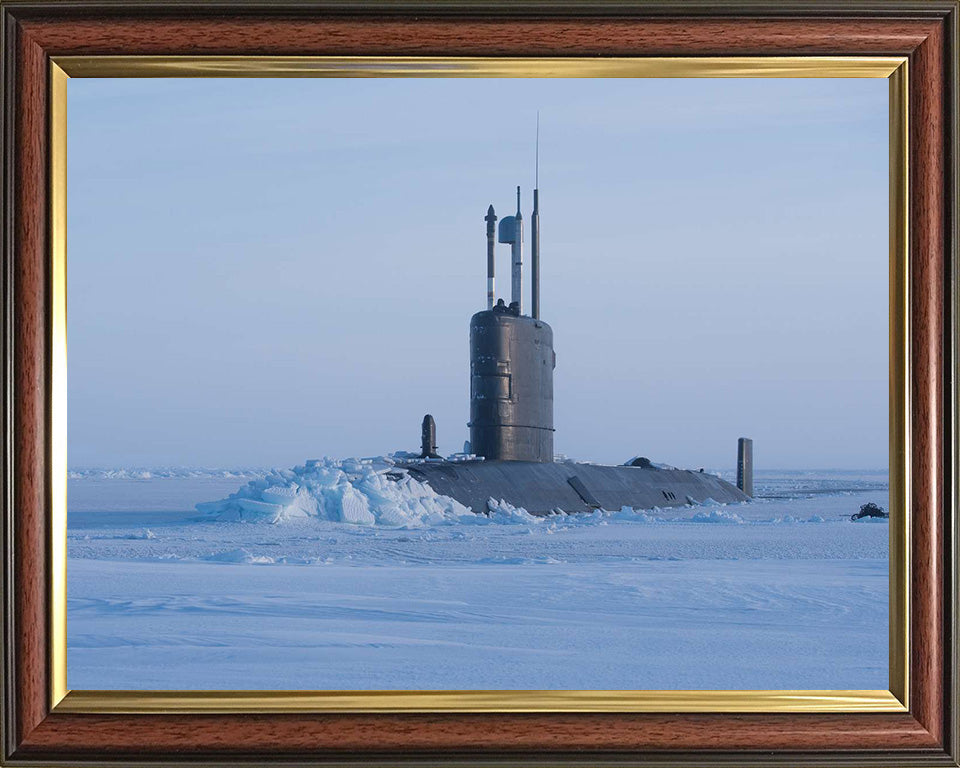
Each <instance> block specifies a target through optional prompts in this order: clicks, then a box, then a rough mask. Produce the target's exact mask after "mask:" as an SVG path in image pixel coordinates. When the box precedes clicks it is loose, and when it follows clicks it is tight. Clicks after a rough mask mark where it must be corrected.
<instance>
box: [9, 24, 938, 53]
mask: <svg viewBox="0 0 960 768" xmlns="http://www.w3.org/2000/svg"><path fill="white" fill-rule="evenodd" d="M937 23H938V22H934V21H931V20H929V19H908V20H895V19H891V20H864V21H858V22H856V29H855V30H853V29H852V28H851V23H850V22H849V21H840V20H837V19H814V20H803V21H800V20H779V21H777V20H770V19H705V20H698V21H696V22H692V21H691V20H689V19H655V20H649V19H647V20H638V19H630V18H624V19H609V18H604V19H589V18H582V19H544V20H539V21H532V20H511V21H510V23H509V24H506V23H505V22H504V21H503V20H497V19H484V20H481V21H477V20H476V19H456V18H454V19H449V18H443V19H429V18H427V19H408V18H404V19H395V18H390V17H385V18H381V19H375V20H369V19H356V18H337V17H319V18H315V19H311V20H309V21H305V20H304V19H302V18H297V19H282V18H280V19H255V18H245V19H193V20H183V19H164V18H161V19H152V20H150V21H149V22H145V21H143V20H139V19H122V18H121V19H110V18H99V19H81V20H76V21H74V20H69V21H68V20H63V19H53V20H50V19H48V20H41V19H36V20H26V21H24V22H23V28H24V31H25V33H26V34H27V35H29V36H30V38H31V39H33V40H34V41H36V43H37V44H38V45H41V46H42V47H43V48H44V49H45V50H47V51H48V52H49V53H50V54H52V55H58V54H59V55H67V54H73V55H90V54H123V53H132V52H138V53H142V54H155V55H160V54H167V55H174V54H195V53H207V54H222V55H229V54H242V53H246V54H250V53H253V52H256V53H259V54H275V55H283V54H286V55H297V54H300V55H317V56H319V55H329V56H352V55H392V56H431V55H436V56H441V55H462V56H468V55H474V56H574V55H576V56H636V55H644V56H670V55H681V54H685V55H690V54H698V55H701V56H708V55H724V54H733V53H734V52H735V53H736V54H738V55H744V56H746V55H751V54H756V55H770V54H782V55H788V54H817V53H820V54H826V53H850V54H853V53H857V54H862V55H869V54H873V55H884V54H903V53H907V52H910V51H912V50H913V49H914V48H916V47H917V46H918V45H920V44H921V43H922V42H923V41H924V40H925V39H926V38H927V37H928V36H929V35H930V34H931V33H932V31H933V30H934V28H935V27H936V26H937Z"/></svg>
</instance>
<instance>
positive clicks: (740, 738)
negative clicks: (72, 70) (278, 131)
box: [0, 0, 960, 766]
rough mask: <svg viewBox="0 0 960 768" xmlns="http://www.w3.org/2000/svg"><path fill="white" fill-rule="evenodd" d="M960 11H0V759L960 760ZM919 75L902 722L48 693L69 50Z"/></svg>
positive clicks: (115, 3)
mask: <svg viewBox="0 0 960 768" xmlns="http://www.w3.org/2000/svg"><path fill="white" fill-rule="evenodd" d="M957 20H958V5H957V2H955V1H952V2H945V1H941V0H929V2H923V1H917V0H869V1H866V2H864V1H861V0H846V1H845V2H844V1H843V0H828V1H827V2H819V0H807V1H806V2H794V0H785V1H784V2H780V3H777V2H775V0H774V2H760V3H756V2H751V0H733V1H732V2H727V1H726V0H718V2H705V1H704V0H688V2H685V3H680V4H676V3H669V2H660V0H652V1H650V2H640V1H637V2H608V0H598V1H597V2H593V3H590V2H585V1H582V0H577V1H576V2H572V3H570V2H563V0H553V1H551V0H543V1H542V2H530V1H529V0H518V1H517V2H506V1H503V2H489V3H477V2H469V1H468V0H465V1H458V0H454V1H453V2H438V3H432V4H431V3H405V0H397V2H390V0H371V1H370V2H365V3H363V2H351V1H350V0H342V1H340V2H328V1H325V0H303V2H290V1H289V0H282V2H278V3H273V4H270V3H265V2H262V1H261V0H252V1H247V0H198V1H197V2H191V1H190V0H143V1H140V0H39V1H38V2H30V1H29V0H27V1H24V2H19V1H18V0H0V21H2V46H3V51H2V57H0V67H2V72H0V83H2V94H0V98H2V142H0V150H2V167H3V181H2V196H3V199H2V209H0V210H2V230H0V232H2V243H0V249H2V266H3V269H2V277H0V279H2V290H3V319H2V322H3V335H2V363H3V406H4V407H3V415H2V418H3V430H4V442H3V463H2V489H3V505H4V526H3V531H2V536H3V552H4V569H3V595H4V597H3V614H2V620H3V682H2V687H3V697H2V707H3V718H2V729H3V738H2V745H0V749H2V754H0V760H2V762H4V763H5V764H8V765H50V764H53V763H57V764H74V763H80V762H83V763H84V764H90V763H91V762H96V763H103V764H108V763H109V764H136V765H143V764H146V763H154V762H162V763H164V764H175V763H182V764H187V763H192V764H196V763H197V762H204V763H205V764H210V763H214V762H222V763H231V764H233V763H260V762H264V761H269V762H271V763H274V762H276V763H300V764H303V763H330V764H333V763H341V764H347V763H379V764H386V763H409V762H417V763H423V762H431V763H433V762H436V763H450V764H452V763H454V762H458V763H471V764H479V763H483V764H491V763H494V762H496V763H505V762H506V763H525V764H544V763H552V764H561V763H562V764H575V763H576V764H587V763H589V764H606V763H611V764H612V763H617V764H624V763H629V764H635V763H636V764H640V763H644V764H650V765H657V764H664V765H666V764H670V765H679V764H697V765H729V764H733V763H737V764H742V763H749V764H756V765H761V764H763V765H766V764H769V765H786V764H791V765H792V764H805V765H821V764H822V765H841V764H842V765H890V766H906V765H911V766H912V765H917V766H919V765H930V766H934V765H936V766H957V765H958V764H960V763H958V760H960V758H958V738H960V734H958V711H957V710H958V704H957V697H958V693H960V690H958V681H957V649H956V643H957V636H956V622H957V591H958V584H957V564H956V554H957V513H956V508H957V507H956V504H957V500H956V494H957V471H956V469H957V454H956V450H957V437H958V433H957V382H956V370H957V369H956V363H957V361H956V348H957V307H958V304H957V302H958V298H960V297H958V296H957V269H958V264H957V82H958V79H957V69H958V58H957V57H958V47H957ZM107 54H140V55H143V54H156V55H231V54H238V55H260V56H264V55H313V56H317V55H330V56H350V55H377V56H401V55H407V56H409V55H436V56H531V55H535V56H538V57H543V56H579V57H591V56H693V55H702V56H706V55H714V56H733V55H736V56H758V55H760V56H763V55H783V56H791V55H804V56H806V55H854V54H856V55H877V56H906V57H908V59H909V98H910V100H909V140H910V152H909V167H910V189H909V211H910V213H909V220H910V280H911V283H910V299H909V308H908V314H909V317H910V323H911V333H910V339H909V343H910V354H911V366H910V388H911V401H910V406H909V411H910V414H911V423H912V428H911V429H912V433H911V439H910V445H911V459H910V461H911V477H912V481H911V486H910V494H911V496H910V502H911V509H912V526H913V527H912V530H911V550H910V559H911V590H910V594H911V600H910V617H909V621H910V633H911V644H910V654H911V655H910V658H909V671H910V709H909V712H903V713H875V714H870V713H858V714H843V713H838V714H814V713H811V714H790V715H788V714H772V713H770V714H736V715H734V714H691V713H687V714H671V713H657V714H623V713H610V714H587V713H582V714H581V713H574V714H569V713H567V714H510V713H485V714H412V713H411V714H323V715H307V714H292V713H291V714H265V713H261V714H234V715H224V714H201V715H187V714H139V715H120V714H116V715H103V714H67V713H64V712H57V711H51V706H50V699H49V679H48V675H49V669H50V665H49V654H50V640H49V637H50V632H49V622H50V617H49V606H48V598H47V595H48V594H49V588H48V586H49V579H50V562H49V557H48V552H47V542H48V538H49V536H48V533H49V526H50V471H49V458H50V375H49V371H50V359H51V357H50V356H51V350H50V348H49V343H48V338H49V331H50V322H51V321H50V279H51V278H50V261H49V252H50V249H49V234H50V233H49V224H48V203H49V192H48V190H49V185H48V174H49V167H48V162H49V147H50V136H49V135H48V110H49V95H48V83H49V78H50V67H51V57H54V56H66V55H107Z"/></svg>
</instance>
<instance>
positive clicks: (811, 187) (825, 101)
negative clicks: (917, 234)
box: [68, 79, 888, 468]
mask: <svg viewBox="0 0 960 768" xmlns="http://www.w3.org/2000/svg"><path fill="white" fill-rule="evenodd" d="M68 97H69V104H68V112H69V117H68V124H69V129H68V140H69V146H68V201H69V202H68V212H69V218H68V226H69V231H68V254H69V255H68V260H69V262H68V263H69V285H68V290H69V294H68V302H69V304H68V332H69V337H68V338H69V363H68V365H69V452H70V453H69V463H70V465H71V466H73V467H81V466H84V467H86V466H161V465H191V466H236V465H242V466H252V465H258V466H259V465H270V466H290V465H293V464H296V463H302V462H303V460H304V459H307V458H312V457H318V456H322V455H330V456H354V455H375V454H380V453H385V452H388V451H392V450H395V449H401V448H403V449H410V450H412V449H415V448H417V446H418V445H419V435H420V419H421V418H422V416H423V414H424V413H426V412H430V413H432V414H433V415H434V417H435V418H436V420H437V427H438V438H439V444H440V449H441V451H443V452H453V451H456V450H460V449H461V447H462V445H463V441H464V440H465V439H466V438H467V437H468V430H467V426H466V422H467V419H468V415H469V404H468V395H469V378H468V349H467V341H468V323H469V318H470V315H471V314H472V313H473V312H475V311H477V310H478V309H482V308H484V307H485V291H486V285H485V270H486V261H485V246H486V243H485V235H484V231H485V230H484V226H485V225H484V221H483V216H484V214H485V211H486V208H487V206H488V205H489V204H490V203H493V204H494V206H495V207H496V209H497V213H498V214H499V215H501V216H502V215H505V214H509V213H512V212H513V209H514V199H515V197H514V195H515V187H516V185H518V184H519V185H521V186H522V188H523V196H524V214H525V215H527V216H529V210H530V207H531V189H532V187H533V180H534V127H535V121H536V112H537V109H538V108H539V110H540V113H541V141H540V159H541V167H540V187H541V209H542V216H541V233H542V317H543V319H544V320H546V321H547V322H548V323H550V324H551V325H552V326H553V329H554V336H555V347H556V351H557V368H556V372H555V403H556V413H555V419H556V428H557V432H556V450H557V451H558V452H561V453H565V454H568V455H570V456H574V457H577V458H584V459H591V460H599V461H605V462H621V461H623V460H625V459H627V458H629V457H630V456H633V455H636V454H643V455H646V456H649V457H651V458H653V459H654V460H658V461H664V462H668V463H672V464H676V465H679V466H687V467H701V466H706V467H716V468H725V467H731V466H733V464H734V460H735V451H736V440H737V437H739V436H740V435H746V436H750V437H753V438H754V440H755V448H754V451H755V458H756V462H757V465H758V467H770V468H773V467H776V468H829V467H837V468H839V467H846V468H865V467H884V466H886V464H887V258H888V256H887V215H888V214H887V83H886V81H884V80H629V79H624V80H589V79H586V80H469V79H426V80H416V79H383V80H381V79H349V80H333V79H291V80H261V79H251V80H95V79H91V80H83V79H74V80H70V82H69V87H68ZM526 251H527V255H529V236H528V243H527V249H526ZM498 275H499V280H498V288H499V294H500V295H502V296H506V295H507V293H508V292H509V268H508V251H507V246H500V250H499V251H498ZM526 286H527V287H529V281H527V283H526Z"/></svg>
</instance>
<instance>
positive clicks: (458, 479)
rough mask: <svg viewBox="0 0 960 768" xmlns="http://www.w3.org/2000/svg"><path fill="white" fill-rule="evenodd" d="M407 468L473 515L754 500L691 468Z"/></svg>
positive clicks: (477, 464) (514, 464) (515, 464)
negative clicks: (506, 506)
mask: <svg viewBox="0 0 960 768" xmlns="http://www.w3.org/2000/svg"><path fill="white" fill-rule="evenodd" d="M406 469H407V471H408V472H409V473H410V475H412V476H413V477H414V478H415V479H416V480H420V481H421V482H426V483H428V484H429V485H430V487H431V488H433V490H435V491H436V492H437V493H439V494H442V495H444V496H450V497H452V498H454V499H456V500H457V501H459V502H460V503H461V504H464V505H466V506H468V507H471V508H472V509H473V511H474V512H486V511H487V500H488V499H490V498H491V497H492V498H494V499H497V500H500V499H503V500H504V501H507V502H509V503H510V504H513V505H514V506H516V507H523V508H524V509H526V510H527V511H528V512H530V513H531V514H535V515H545V514H549V513H550V512H553V511H555V510H558V509H560V510H563V511H564V512H589V511H591V510H593V509H597V508H602V509H610V510H618V509H620V508H621V507H623V506H628V507H633V508H634V509H652V508H653V507H678V506H683V505H684V504H687V503H689V502H690V501H694V502H703V501H705V500H707V499H713V500H714V501H718V502H721V503H724V504H729V503H733V502H738V501H748V500H749V498H748V497H747V496H746V495H745V494H744V493H743V492H742V491H740V490H739V489H738V488H737V487H736V486H734V485H731V484H730V483H728V482H726V481H724V480H721V479H720V478H719V477H717V476H716V475H711V474H708V473H706V472H693V471H691V470H686V469H645V468H642V467H622V466H603V465H599V464H575V463H571V462H556V463H554V462H532V461H464V462H439V461H438V462H426V463H422V464H410V465H407V467H406Z"/></svg>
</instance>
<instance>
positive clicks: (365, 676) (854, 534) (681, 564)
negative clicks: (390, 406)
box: [68, 459, 888, 689]
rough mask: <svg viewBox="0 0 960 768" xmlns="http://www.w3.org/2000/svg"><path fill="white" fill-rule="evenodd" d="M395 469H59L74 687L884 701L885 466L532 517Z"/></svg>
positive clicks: (370, 463) (356, 464)
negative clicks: (805, 695) (835, 696)
mask: <svg viewBox="0 0 960 768" xmlns="http://www.w3.org/2000/svg"><path fill="white" fill-rule="evenodd" d="M147 471H149V470H147ZM388 471H390V472H395V471H396V470H395V468H394V467H393V466H392V463H391V461H390V460H389V459H376V460H348V461H346V462H336V461H332V460H321V461H318V462H315V463H312V464H310V463H308V464H305V465H304V466H303V467H298V468H295V469H294V470H283V471H280V470H272V471H265V470H256V471H242V472H240V471H238V473H237V474H240V475H241V476H242V478H243V479H251V482H250V483H249V484H248V485H245V486H243V487H242V488H241V489H240V490H239V491H237V490H236V486H237V482H238V480H237V479H232V480H231V479H230V478H228V477H226V476H225V475H224V474H223V472H224V471H223V470H214V471H209V472H208V471H204V470H183V471H180V472H179V473H178V472H173V471H171V472H168V474H166V475H155V474H153V473H152V471H151V476H150V477H149V478H146V477H143V476H139V475H135V474H134V473H131V472H126V473H123V472H118V473H116V474H114V475H109V474H107V473H108V471H104V470H98V471H97V473H96V474H94V473H89V474H86V475H79V474H78V475H74V476H72V477H71V480H70V486H69V499H70V502H69V506H70V514H69V527H68V556H69V561H68V683H69V685H70V686H71V687H72V688H141V689H150V688H179V689H204V688H207V689H217V688H220V689H231V688H252V689H271V688H273V689H284V688H287V689H304V688H308V689H315V688H336V689H374V688H379V689H391V688H392V689H409V688H421V689H422V688H437V689H444V688H446V689H451V688H452V689H470V688H492V689H498V688H499V689H529V688H541V689H578V688H593V689H604V688H613V689H623V688H648V689H649V688H674V689H675V688H760V689H762V688H768V689H771V688H772V689H784V688H787V689H797V688H865V689H877V688H885V687H887V610H888V609H887V604H888V593H887V567H888V562H887V550H888V524H887V522H886V521H871V522H870V523H869V524H863V523H864V521H860V522H858V523H852V522H850V520H849V516H850V514H852V513H853V512H856V511H857V510H858V509H859V507H860V505H861V504H863V503H866V502H867V501H873V502H875V503H879V504H880V505H881V506H884V507H886V506H887V485H886V474H885V473H839V472H820V473H792V472H784V473H757V476H756V478H755V485H756V488H757V492H758V494H763V495H764V498H759V499H758V500H756V501H754V502H751V503H747V504H737V505H727V506H724V505H720V504H705V505H700V506H695V507H684V508H670V509H661V510H645V511H643V510H632V509H629V508H624V509H621V510H616V511H608V512H600V511H598V512H595V513H593V514H588V515H555V516H550V517H545V518H544V517H533V516H531V515H528V514H526V513H525V512H524V511H522V510H518V509H516V508H515V507H513V506H511V505H510V504H509V502H508V501H501V500H491V502H490V504H489V505H488V506H489V509H488V510H487V514H485V515H477V514H475V513H473V512H470V511H466V510H465V508H463V507H462V506H460V505H458V504H457V503H456V502H455V501H453V500H452V499H445V498H444V497H441V496H437V495H436V494H434V493H433V492H432V490H431V489H429V488H428V487H426V486H424V485H423V484H420V483H417V482H416V481H415V480H413V478H409V477H405V478H401V480H400V482H395V481H394V480H391V479H389V478H388V477H386V472H388ZM231 490H233V491H234V493H232V494H230V491H231ZM227 494H229V495H227ZM224 496H226V498H225V499H223V500H221V501H219V502H212V503H211V502H209V501H208V500H209V499H211V498H220V497H224ZM195 505H197V508H194V506H195Z"/></svg>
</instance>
